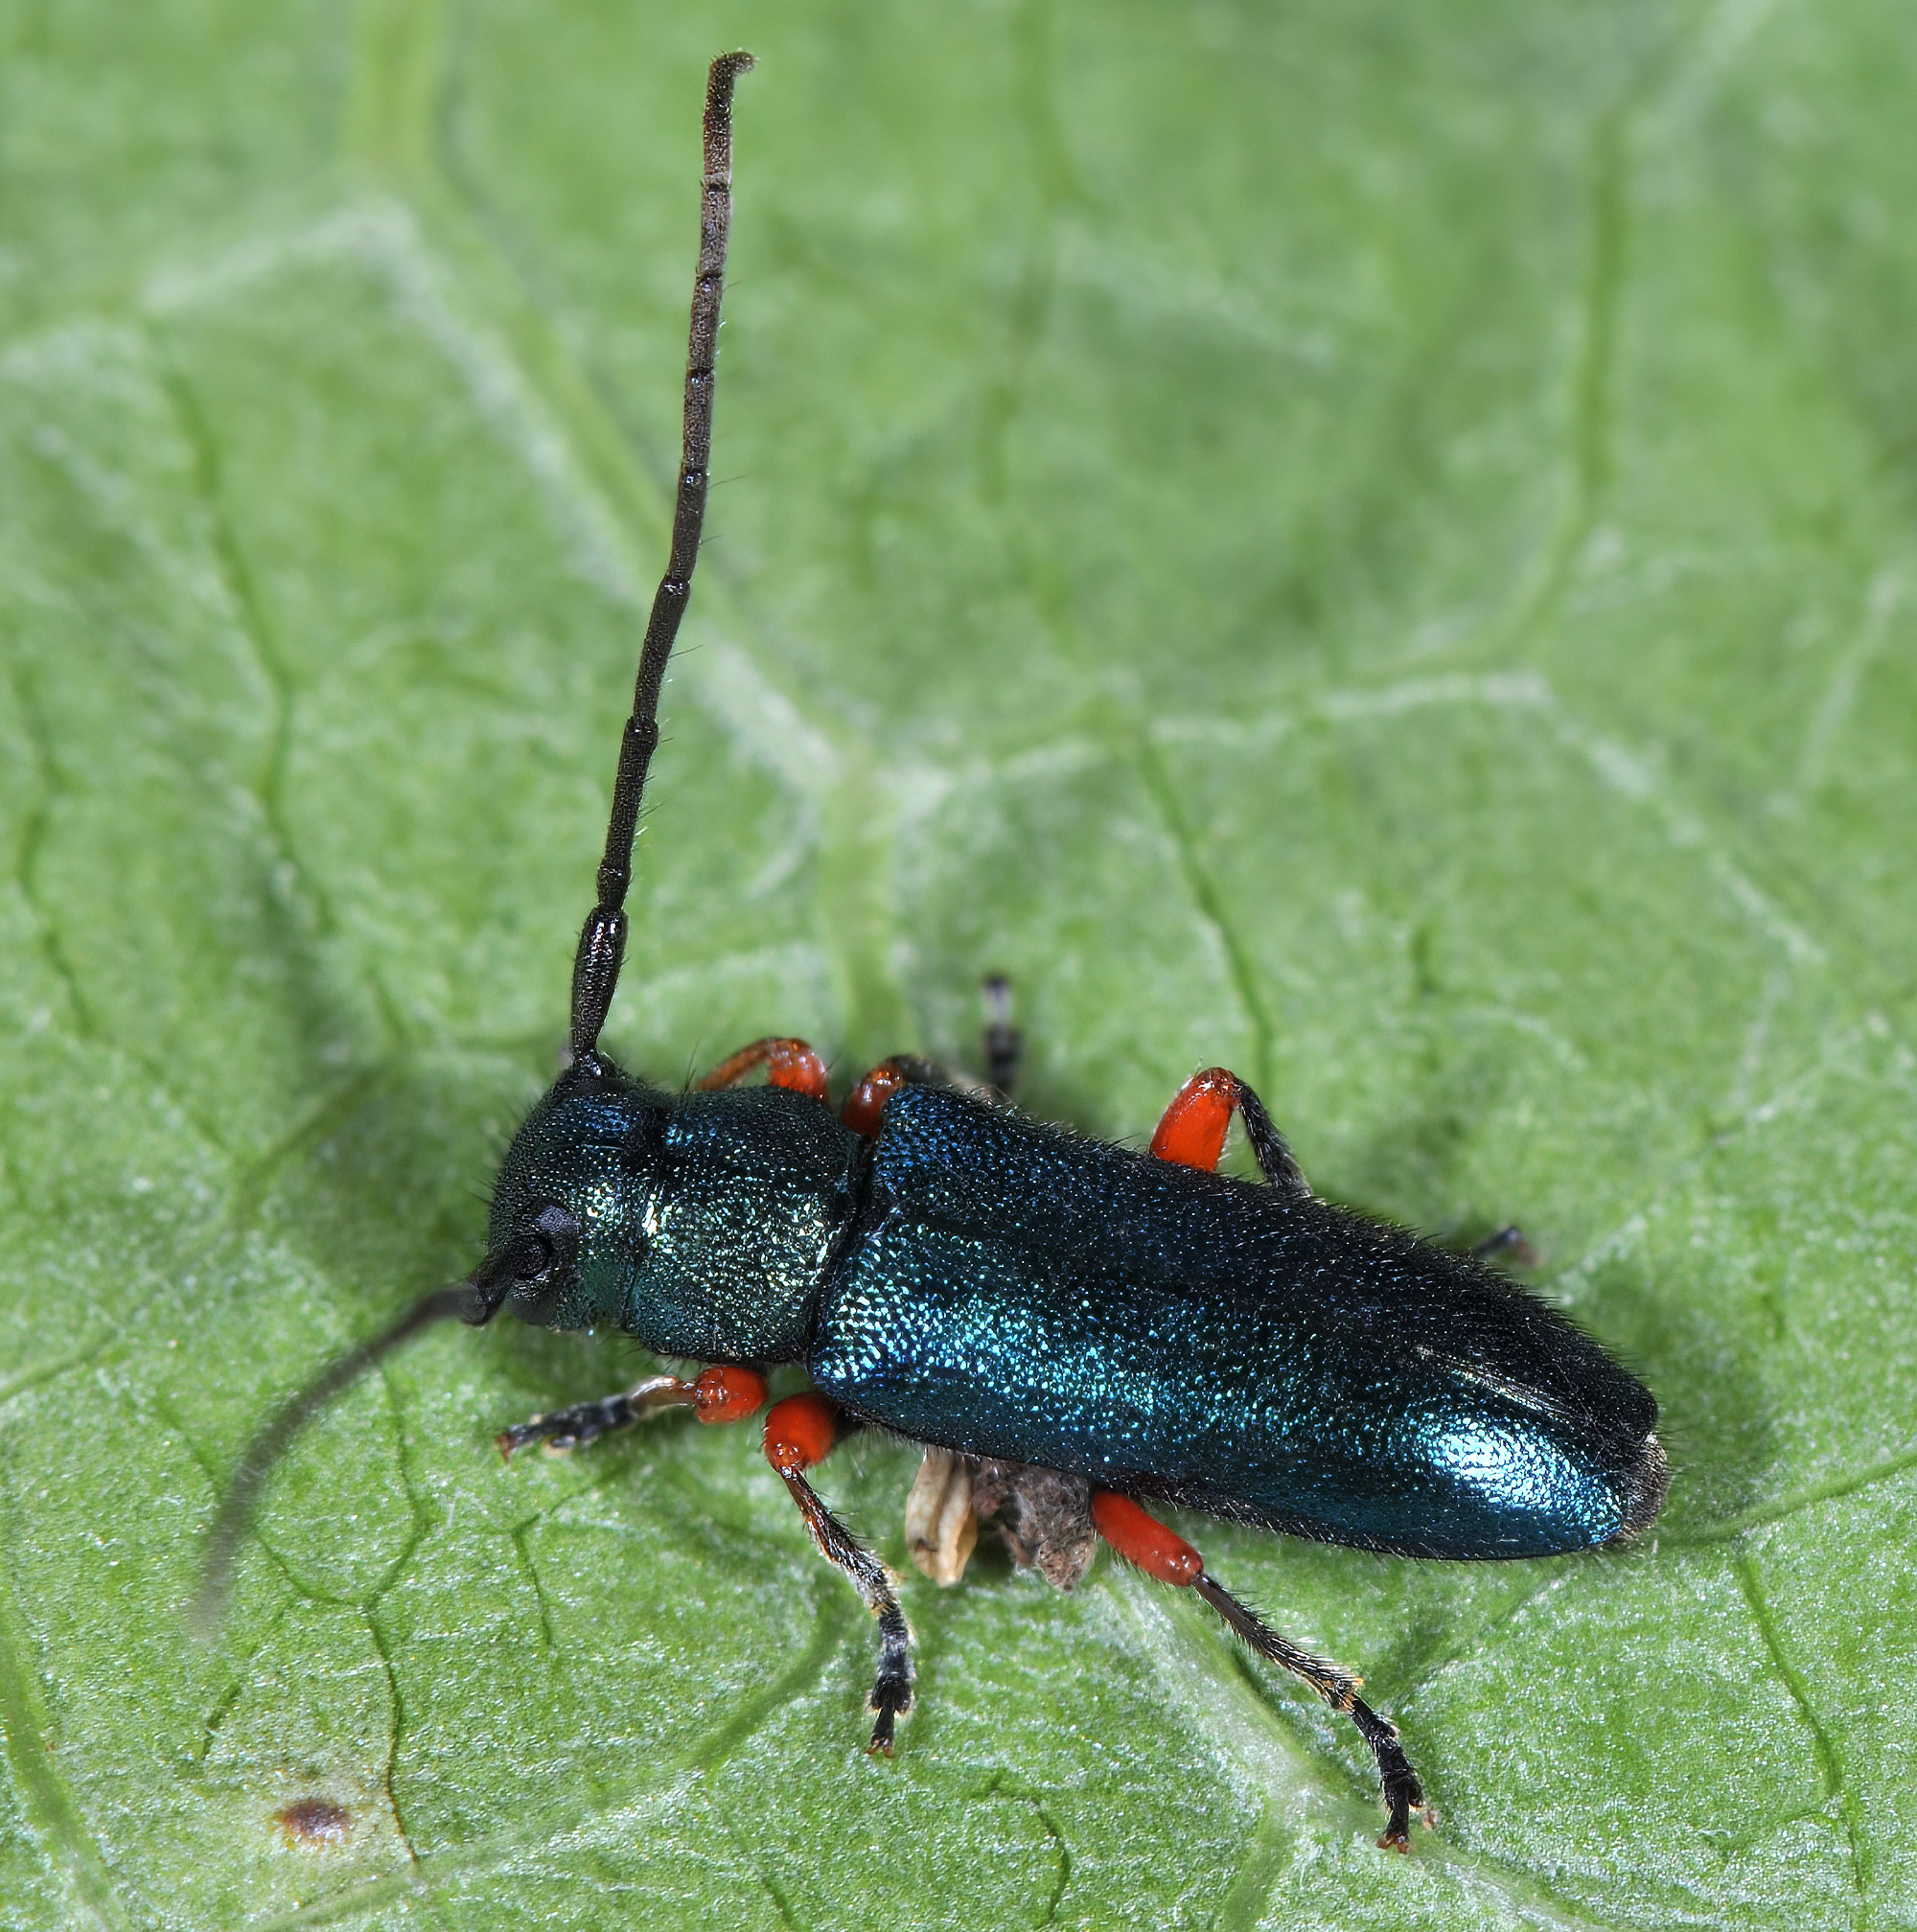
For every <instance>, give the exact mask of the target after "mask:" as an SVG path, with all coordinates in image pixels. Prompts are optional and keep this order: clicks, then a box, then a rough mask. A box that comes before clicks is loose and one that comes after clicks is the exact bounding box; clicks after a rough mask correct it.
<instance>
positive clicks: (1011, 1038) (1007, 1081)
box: [979, 973, 1025, 1100]
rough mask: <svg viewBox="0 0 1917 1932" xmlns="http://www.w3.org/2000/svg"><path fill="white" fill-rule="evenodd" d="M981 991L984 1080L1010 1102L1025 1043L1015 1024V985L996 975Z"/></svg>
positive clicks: (998, 974) (1001, 974)
mask: <svg viewBox="0 0 1917 1932" xmlns="http://www.w3.org/2000/svg"><path fill="white" fill-rule="evenodd" d="M979 990H980V993H981V994H982V996H983V998H984V1001H985V1078H986V1079H987V1080H989V1081H990V1082H991V1084H992V1085H993V1086H994V1087H996V1088H997V1089H998V1090H999V1092H1001V1093H1003V1094H1004V1095H1005V1098H1006V1099H1007V1100H1009V1099H1010V1098H1011V1097H1012V1090H1013V1089H1014V1088H1015V1087H1016V1086H1017V1085H1018V1073H1019V1054H1020V1051H1021V1049H1022V1047H1023V1046H1024V1044H1025V1043H1024V1042H1023V1041H1022V1040H1021V1039H1020V1038H1019V1030H1018V1028H1017V1027H1016V1026H1014V1025H1013V1024H1012V982H1011V981H1010V980H1009V979H1007V978H1006V977H1005V975H1004V974H1003V973H994V974H992V975H991V976H990V977H989V978H987V979H986V980H985V982H984V984H983V985H982V986H981V987H980V989H979Z"/></svg>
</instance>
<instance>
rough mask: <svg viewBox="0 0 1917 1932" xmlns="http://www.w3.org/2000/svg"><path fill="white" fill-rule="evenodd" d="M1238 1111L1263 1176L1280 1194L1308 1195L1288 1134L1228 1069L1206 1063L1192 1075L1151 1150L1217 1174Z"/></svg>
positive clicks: (1162, 1121) (1176, 1095)
mask: <svg viewBox="0 0 1917 1932" xmlns="http://www.w3.org/2000/svg"><path fill="white" fill-rule="evenodd" d="M1234 1114H1236V1115H1237V1116H1238V1117H1239V1119H1241V1120H1242V1121H1243V1122H1244V1123H1245V1138H1246V1139H1247V1140H1249V1141H1250V1142H1251V1143H1252V1153H1253V1154H1254V1155H1255V1156H1256V1157H1257V1159H1258V1163H1259V1172H1260V1173H1261V1174H1262V1175H1263V1176H1264V1178H1265V1179H1266V1180H1267V1181H1268V1182H1270V1183H1271V1184H1272V1185H1273V1186H1274V1187H1276V1188H1277V1189H1278V1191H1279V1192H1280V1193H1281V1194H1296V1195H1300V1196H1308V1195H1309V1194H1310V1192H1311V1189H1310V1188H1309V1187H1308V1186H1307V1185H1306V1184H1305V1176H1304V1175H1303V1174H1302V1173H1301V1172H1300V1171H1299V1167H1298V1162H1297V1161H1295V1160H1293V1159H1292V1156H1291V1149H1290V1148H1289V1147H1287V1146H1286V1145H1285V1144H1284V1136H1283V1135H1282V1134H1281V1133H1280V1132H1279V1131H1278V1129H1277V1128H1276V1127H1275V1126H1273V1125H1272V1119H1271V1115H1269V1114H1267V1113H1266V1112H1265V1111H1264V1103H1263V1101H1261V1100H1260V1099H1259V1096H1258V1095H1257V1094H1256V1093H1254V1092H1252V1090H1251V1089H1250V1088H1249V1087H1247V1086H1246V1085H1245V1083H1244V1082H1243V1081H1242V1080H1240V1079H1239V1078H1238V1076H1237V1075H1236V1073H1234V1072H1233V1071H1232V1070H1231V1069H1230V1068H1227V1067H1208V1068H1206V1069H1205V1070H1204V1071H1203V1072H1202V1073H1194V1074H1192V1076H1191V1077H1190V1079H1189V1080H1188V1081H1187V1082H1186V1083H1185V1085H1184V1086H1183V1087H1181V1088H1180V1089H1179V1090H1178V1092H1176V1093H1174V1094H1173V1095H1172V1096H1171V1105H1170V1106H1169V1107H1167V1108H1166V1110H1165V1113H1164V1115H1163V1116H1162V1117H1161V1118H1160V1120H1159V1123H1158V1132H1157V1133H1155V1134H1154V1135H1153V1136H1152V1137H1151V1151H1152V1152H1153V1153H1154V1154H1155V1155H1157V1157H1158V1158H1159V1159H1160V1160H1161V1161H1175V1162H1176V1163H1177V1164H1178V1165H1179V1166H1181V1167H1197V1168H1199V1169H1201V1170H1202V1171H1203V1172H1205V1173H1207V1174H1213V1173H1216V1172H1217V1168H1218V1162H1219V1161H1221V1160H1222V1159H1223V1158H1224V1153H1225V1135H1226V1133H1227V1132H1228V1131H1229V1130H1230V1128H1231V1124H1232V1115H1234Z"/></svg>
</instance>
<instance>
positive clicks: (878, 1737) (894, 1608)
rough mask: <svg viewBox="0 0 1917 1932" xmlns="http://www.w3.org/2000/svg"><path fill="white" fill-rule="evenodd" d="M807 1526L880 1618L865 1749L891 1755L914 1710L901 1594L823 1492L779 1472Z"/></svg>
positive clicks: (793, 1475)
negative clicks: (895, 1735) (896, 1731)
mask: <svg viewBox="0 0 1917 1932" xmlns="http://www.w3.org/2000/svg"><path fill="white" fill-rule="evenodd" d="M779 1474H780V1475H781V1476H782V1477H784V1479H785V1486H786V1487H787V1488H788V1489H790V1490H791V1491H792V1500H793V1501H794V1502H795V1503H797V1505H798V1513H799V1514H800V1515H801V1516H803V1517H804V1518H805V1527H806V1529H807V1530H810V1531H811V1532H812V1540H813V1542H814V1543H816V1544H817V1545H818V1546H819V1553H820V1555H821V1556H823V1557H824V1558H825V1560H826V1561H827V1562H828V1563H831V1564H834V1565H836V1566H837V1568H839V1569H841V1570H843V1572H844V1573H845V1575H846V1576H848V1577H850V1578H851V1581H852V1587H853V1589H855V1590H856V1591H857V1592H858V1593H859V1595H860V1596H861V1597H862V1598H863V1599H865V1604H866V1609H867V1610H869V1611H870V1612H871V1613H872V1615H873V1616H874V1617H875V1618H877V1619H878V1623H879V1671H878V1676H877V1678H876V1679H875V1680H874V1682H873V1684H872V1694H871V1696H870V1697H869V1698H868V1699H867V1700H866V1710H868V1711H870V1712H871V1713H872V1717H873V1722H872V1741H871V1742H870V1743H869V1744H867V1745H866V1750H868V1751H872V1752H876V1753H877V1754H878V1755H879V1756H880V1757H882V1758H889V1757H890V1756H891V1755H892V1729H893V1725H894V1724H895V1722H896V1721H897V1720H898V1719H899V1718H901V1717H903V1716H904V1715H905V1714H907V1713H908V1712H909V1711H910V1710H911V1709H912V1631H911V1629H910V1628H909V1627H908V1625H907V1623H906V1621H905V1612H904V1611H903V1610H901V1609H900V1608H899V1600H898V1595H897V1593H896V1592H895V1591H894V1590H893V1589H892V1579H891V1577H890V1576H889V1574H888V1573H887V1570H886V1566H885V1565H884V1564H883V1563H881V1562H880V1561H879V1559H878V1558H877V1557H876V1556H874V1555H873V1554H872V1553H871V1552H870V1551H869V1550H867V1549H866V1546H865V1545H864V1544H863V1543H861V1542H860V1541H859V1539H858V1538H857V1537H856V1536H854V1535H853V1534H852V1532H851V1531H850V1530H848V1529H846V1528H845V1526H844V1525H843V1523H842V1522H840V1521H839V1519H838V1518H837V1517H836V1516H834V1515H833V1513H832V1512H831V1510H829V1509H828V1508H827V1507H825V1505H824V1503H823V1501H822V1500H821V1499H820V1494H819V1491H818V1490H816V1489H815V1488H814V1487H813V1486H812V1484H810V1483H808V1482H807V1481H806V1480H805V1478H804V1477H803V1476H801V1475H799V1474H798V1472H797V1470H784V1469H782V1470H780V1471H779Z"/></svg>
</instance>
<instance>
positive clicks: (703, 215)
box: [572, 54, 752, 1066]
mask: <svg viewBox="0 0 1917 1932" xmlns="http://www.w3.org/2000/svg"><path fill="white" fill-rule="evenodd" d="M751 65H752V57H751V55H750V54H722V55H720V57H719V58H718V59H716V60H715V61H713V63H712V68H711V71H710V73H709V74H708V75H707V77H706V81H705V179H704V194H703V196H701V200H700V210H699V273H698V276H697V277H696V279H695V280H694V282H693V285H692V332H691V341H690V344H689V346H688V349H687V353H686V361H685V448H684V451H683V454H682V455H681V459H680V466H679V501H678V503H677V505H676V507H675V508H674V511H673V517H672V555H671V557H670V558H669V559H668V560H667V563H666V566H665V575H664V576H663V577H662V578H660V579H659V586H658V590H657V591H656V592H655V593H654V595H653V609H652V615H651V616H650V617H649V618H648V619H647V621H646V641H645V644H644V646H643V647H642V648H641V650H640V652H639V675H638V680H637V682H636V684H635V687H634V691H633V715H632V716H631V717H630V718H629V719H627V721H626V730H625V735H624V737H622V738H621V739H620V741H619V774H618V776H617V778H616V779H614V781H613V784H612V818H611V819H610V821H609V822H608V824H607V826H606V852H605V856H604V857H603V858H602V859H601V860H600V861H599V903H598V904H597V905H596V906H594V907H593V908H592V910H591V913H590V914H589V916H588V918H587V921H586V925H585V928H584V930H583V931H581V932H580V935H579V953H578V955H577V956H576V957H575V958H574V960H573V962H572V1059H573V1064H574V1065H575V1066H578V1065H582V1064H584V1063H586V1062H588V1061H589V1060H592V1059H593V1058H595V1057H596V1054H597V1049H598V1046H599V1030H600V1028H601V1027H603V1026H604V1025H605V1023H606V1014H607V1010H608V1009H609V1008H610V1007H611V1006H612V992H613V989H614V988H615V987H616V986H617V985H618V983H619V966H620V962H621V961H622V960H623V959H624V958H625V955H626V888H627V887H628V886H629V885H631V884H632V881H633V839H634V836H635V834H636V832H637V830H638V824H639V799H640V796H641V794H642V793H644V791H645V789H646V768H647V767H648V766H649V765H650V764H651V763H652V757H653V752H654V751H655V750H656V749H657V748H658V735H659V734H658V702H659V685H660V684H661V682H663V680H664V678H665V664H666V659H667V658H668V657H670V656H671V655H672V644H673V639H674V638H675V637H677V636H678V635H679V621H680V619H681V617H683V616H684V615H685V607H686V605H687V603H688V602H689V601H690V600H691V596H692V571H693V566H694V565H695V564H696V563H698V562H699V533H700V529H701V527H702V526H703V525H704V521H705V482H706V470H705V465H706V460H707V458H708V456H709V455H710V453H711V449H712V386H713V382H712V365H713V361H714V359H715V357H717V355H718V352H719V305H720V302H721V300H722V299H723V297H724V295H725V292H726V244H727V242H728V240H729V239H730V237H731V232H732V86H733V83H734V82H735V81H737V80H738V78H739V76H740V75H741V74H743V73H745V72H746V71H747V69H748V68H750V67H751Z"/></svg>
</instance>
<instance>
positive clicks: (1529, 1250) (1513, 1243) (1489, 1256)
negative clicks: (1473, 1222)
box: [1471, 1223, 1537, 1268]
mask: <svg viewBox="0 0 1917 1932" xmlns="http://www.w3.org/2000/svg"><path fill="white" fill-rule="evenodd" d="M1471 1258H1472V1259H1473V1260H1475V1261H1509V1262H1510V1263H1511V1265H1512V1266H1513V1268H1536V1266H1537V1250H1536V1248H1534V1247H1533V1246H1532V1245H1531V1243H1530V1242H1529V1241H1528V1240H1527V1239H1526V1238H1525V1233H1524V1230H1523V1229H1522V1228H1520V1227H1518V1226H1517V1225H1516V1224H1515V1223H1513V1225H1512V1226H1511V1227H1509V1228H1500V1229H1499V1230H1497V1232H1496V1233H1495V1234H1487V1235H1486V1236H1485V1238H1484V1239H1483V1240H1482V1241H1480V1242H1479V1243H1478V1244H1477V1245H1476V1246H1475V1247H1474V1248H1473V1249H1472V1250H1471Z"/></svg>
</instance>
